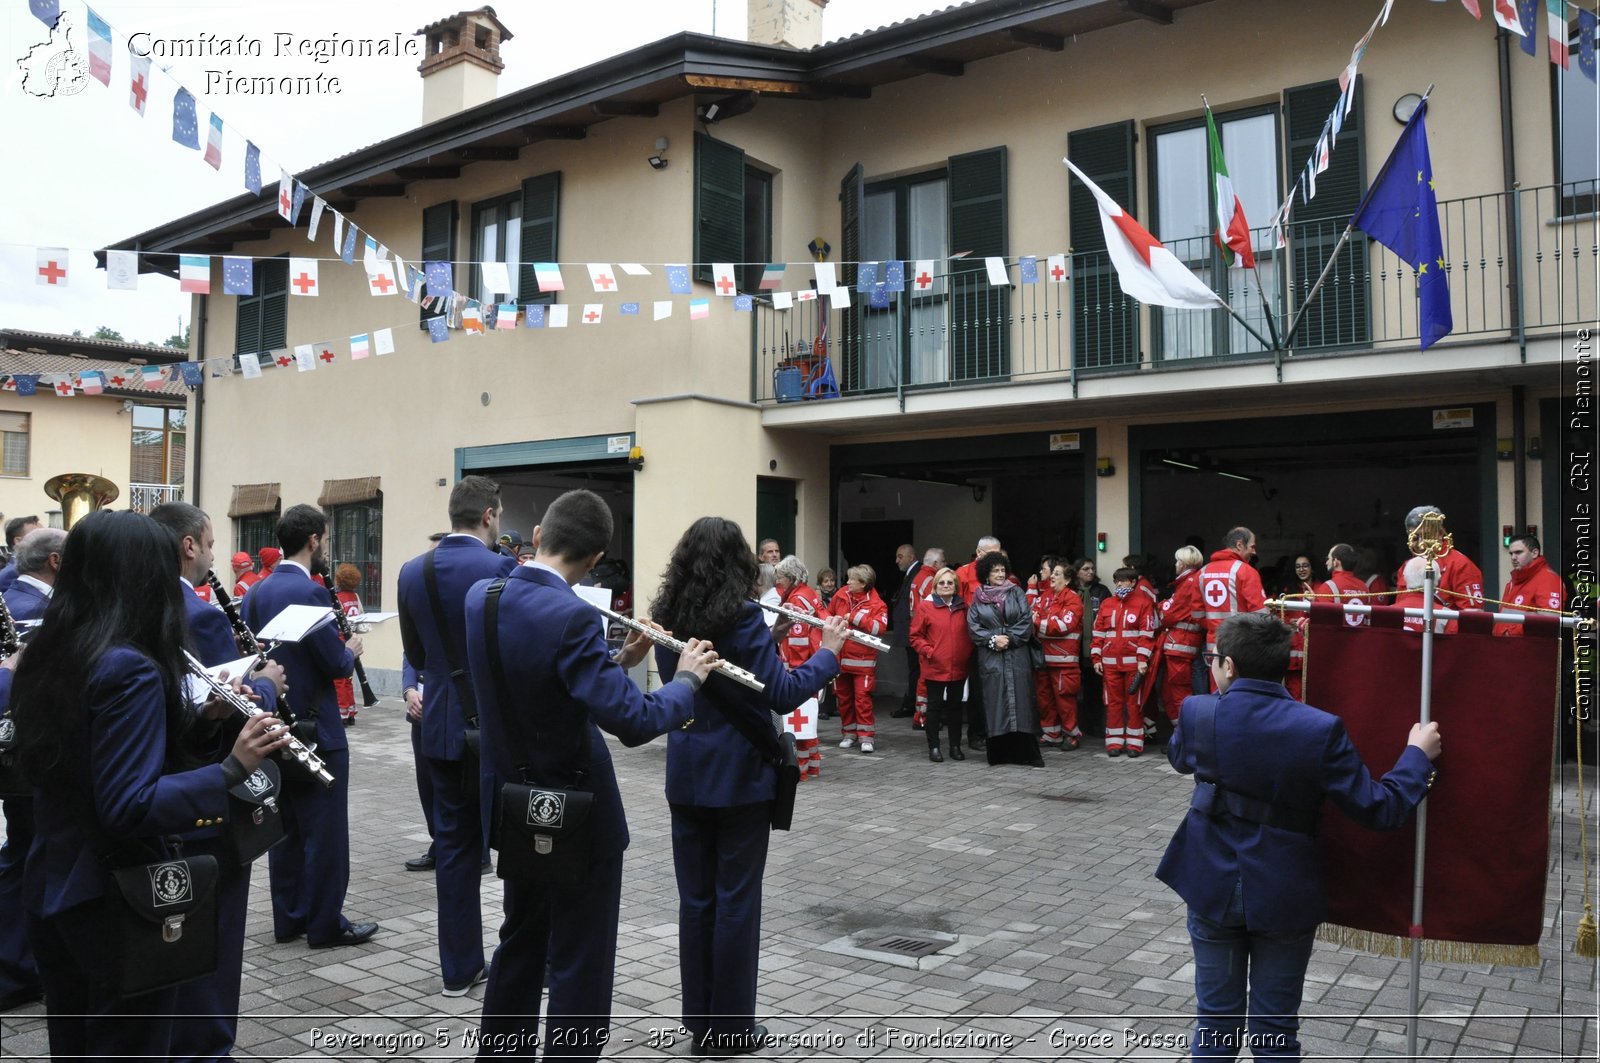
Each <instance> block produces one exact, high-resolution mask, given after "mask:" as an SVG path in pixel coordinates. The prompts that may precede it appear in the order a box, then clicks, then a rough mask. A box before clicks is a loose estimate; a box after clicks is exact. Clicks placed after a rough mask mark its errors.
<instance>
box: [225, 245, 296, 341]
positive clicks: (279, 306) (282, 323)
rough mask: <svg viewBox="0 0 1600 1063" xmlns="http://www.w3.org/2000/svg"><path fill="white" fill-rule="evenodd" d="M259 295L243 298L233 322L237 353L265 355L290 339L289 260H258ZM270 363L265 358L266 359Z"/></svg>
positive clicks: (255, 285)
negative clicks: (288, 319) (286, 339)
mask: <svg viewBox="0 0 1600 1063" xmlns="http://www.w3.org/2000/svg"><path fill="white" fill-rule="evenodd" d="M254 287H255V294H253V295H241V296H239V298H238V303H237V305H236V307H235V312H234V319H233V353H234V354H236V355H239V354H260V355H265V354H266V353H267V352H268V351H271V350H276V349H277V348H279V347H282V346H283V345H284V342H285V338H286V337H287V335H288V321H287V318H288V303H289V260H288V259H287V258H262V259H257V260H256V265H255V278H254ZM262 361H263V362H265V361H266V359H265V358H263V359H262Z"/></svg>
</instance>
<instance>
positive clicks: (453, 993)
mask: <svg viewBox="0 0 1600 1063" xmlns="http://www.w3.org/2000/svg"><path fill="white" fill-rule="evenodd" d="M488 980H489V968H488V967H480V968H478V973H477V974H475V975H473V976H472V978H471V979H469V980H468V982H467V984H466V985H460V986H451V985H447V986H445V987H444V995H445V996H447V997H464V996H466V995H467V993H468V992H470V991H471V989H472V987H473V986H475V985H481V984H483V983H484V982H487V981H488Z"/></svg>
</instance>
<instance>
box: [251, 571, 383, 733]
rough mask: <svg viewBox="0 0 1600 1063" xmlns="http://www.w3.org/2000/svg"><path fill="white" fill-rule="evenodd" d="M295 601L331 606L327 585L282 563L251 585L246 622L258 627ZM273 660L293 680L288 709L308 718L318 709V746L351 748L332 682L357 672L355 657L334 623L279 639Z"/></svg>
mask: <svg viewBox="0 0 1600 1063" xmlns="http://www.w3.org/2000/svg"><path fill="white" fill-rule="evenodd" d="M291 605H314V606H317V607H318V608H320V609H328V610H330V611H331V610H332V608H333V603H332V602H331V601H330V600H329V598H328V590H327V588H326V587H321V586H318V585H317V584H315V583H313V582H312V581H311V577H310V575H308V574H307V573H306V571H305V569H303V568H301V567H299V566H298V565H295V564H292V563H290V562H288V561H280V562H279V563H278V567H277V568H274V569H273V570H272V575H270V576H268V577H267V578H266V579H264V580H262V581H261V582H260V583H257V584H256V585H255V586H254V587H251V588H250V593H249V594H247V595H246V596H245V599H244V605H243V615H244V622H245V623H246V624H247V625H249V627H250V630H252V631H260V630H261V628H262V627H263V626H265V625H266V624H267V623H268V622H269V621H270V620H272V618H273V617H275V616H277V615H278V614H279V613H281V612H283V610H284V609H285V608H287V607H288V606H291ZM272 659H273V660H275V661H277V662H278V663H279V664H281V665H283V670H284V672H285V673H286V675H287V677H288V681H289V691H288V695H287V696H288V699H289V707H290V708H291V709H293V710H294V712H295V715H296V716H298V717H300V718H301V719H305V718H306V717H307V715H308V713H309V712H310V711H311V709H312V708H315V709H316V711H317V746H318V748H319V750H321V751H324V752H338V751H340V750H344V749H348V748H349V743H348V741H347V740H346V739H345V734H344V721H343V720H341V719H340V718H339V700H338V696H337V695H336V694H335V693H334V689H333V681H334V680H335V679H343V678H345V677H346V676H348V675H349V674H350V673H351V672H353V671H355V667H356V659H355V657H354V655H352V654H351V652H350V651H349V650H348V649H346V648H345V644H344V640H343V639H341V638H340V637H339V629H338V627H337V625H335V624H331V623H330V624H323V625H322V626H321V627H319V628H317V629H316V630H315V631H313V632H311V633H310V634H309V635H307V636H306V637H305V638H303V639H301V640H300V641H299V642H284V643H279V644H278V646H277V647H275V648H274V649H273V651H272Z"/></svg>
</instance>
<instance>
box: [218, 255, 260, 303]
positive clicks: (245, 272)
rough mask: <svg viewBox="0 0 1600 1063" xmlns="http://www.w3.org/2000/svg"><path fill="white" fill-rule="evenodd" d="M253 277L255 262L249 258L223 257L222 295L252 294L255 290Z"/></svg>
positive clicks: (254, 275)
mask: <svg viewBox="0 0 1600 1063" xmlns="http://www.w3.org/2000/svg"><path fill="white" fill-rule="evenodd" d="M255 277H256V272H255V263H254V262H253V261H251V260H250V259H248V258H232V257H228V256H224V257H223V259H222V294H223V295H254V294H255V291H256V283H255Z"/></svg>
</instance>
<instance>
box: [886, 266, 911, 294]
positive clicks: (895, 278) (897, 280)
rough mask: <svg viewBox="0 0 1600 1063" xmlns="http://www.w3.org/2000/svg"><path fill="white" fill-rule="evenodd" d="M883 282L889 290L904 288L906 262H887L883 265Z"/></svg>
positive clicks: (895, 290)
mask: <svg viewBox="0 0 1600 1063" xmlns="http://www.w3.org/2000/svg"><path fill="white" fill-rule="evenodd" d="M883 284H884V287H885V288H886V289H887V290H888V291H891V292H903V291H905V290H906V264H905V263H904V262H888V263H885V265H884V267H883Z"/></svg>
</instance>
